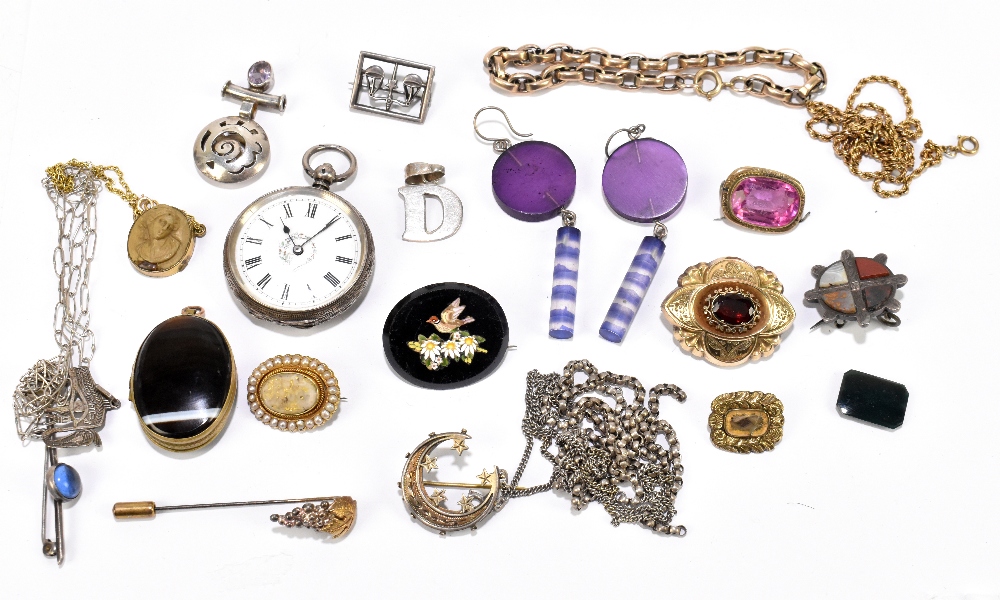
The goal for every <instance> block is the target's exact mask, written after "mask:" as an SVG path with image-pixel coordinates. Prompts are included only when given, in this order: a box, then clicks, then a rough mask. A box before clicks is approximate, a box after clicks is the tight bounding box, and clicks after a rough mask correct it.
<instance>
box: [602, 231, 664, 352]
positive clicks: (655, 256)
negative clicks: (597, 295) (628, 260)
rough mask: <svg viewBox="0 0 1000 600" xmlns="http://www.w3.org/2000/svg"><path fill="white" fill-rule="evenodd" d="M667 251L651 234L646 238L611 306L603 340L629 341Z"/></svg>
mask: <svg viewBox="0 0 1000 600" xmlns="http://www.w3.org/2000/svg"><path fill="white" fill-rule="evenodd" d="M664 248H666V244H664V243H663V240H661V239H659V238H657V237H655V236H652V235H647V236H646V237H644V238H642V243H641V244H639V249H638V250H637V251H636V253H635V258H633V259H632V265H631V266H630V267H629V268H628V273H625V279H624V280H622V285H621V287H620V288H618V294H617V295H616V296H615V299H614V301H613V302H612V303H611V308H609V309H608V314H607V316H605V317H604V323H603V324H601V332H600V333H601V337H602V338H604V339H606V340H608V341H610V342H615V343H616V344H617V343H618V342H621V341H622V340H623V339H625V333H627V332H628V327H629V325H631V324H632V319H634V318H635V313H637V312H639V306H640V305H641V304H642V299H643V298H644V297H645V296H646V291H647V290H648V289H649V284H650V283H652V281H653V276H654V275H656V269H657V267H659V266H660V261H661V260H662V259H663V249H664Z"/></svg>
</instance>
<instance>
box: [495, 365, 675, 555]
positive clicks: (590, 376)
mask: <svg viewBox="0 0 1000 600" xmlns="http://www.w3.org/2000/svg"><path fill="white" fill-rule="evenodd" d="M578 373H582V374H583V375H585V376H586V380H585V381H583V382H581V383H576V382H575V379H576V375H577V374H578ZM623 390H631V391H632V393H633V399H632V400H631V401H628V400H626V399H625V395H624V392H623ZM595 393H596V394H600V395H603V396H610V397H611V398H613V399H614V401H615V404H614V406H612V405H610V404H608V403H607V402H605V401H604V400H603V399H601V398H600V397H598V396H596V395H593V394H595ZM663 395H668V396H672V397H673V398H676V399H677V400H678V401H680V402H683V401H684V400H685V399H686V398H687V395H686V394H685V393H684V391H683V390H681V389H680V388H679V387H677V386H676V385H673V384H660V385H657V386H655V387H653V388H652V389H651V390H649V406H648V407H647V406H644V400H645V399H646V391H645V389H644V388H643V386H642V384H641V383H640V382H639V380H638V379H636V378H635V377H631V376H628V375H617V374H615V373H610V372H608V371H602V372H598V370H597V369H596V368H595V367H594V365H592V364H591V363H590V361H587V360H578V361H573V362H570V363H569V364H567V365H566V368H565V369H564V370H563V373H562V374H561V375H560V374H558V373H549V374H546V375H542V374H541V373H539V372H538V371H537V370H534V371H531V372H530V373H528V384H527V391H526V392H525V395H524V402H525V408H524V419H523V420H522V421H521V431H522V432H523V433H524V437H525V440H526V443H525V448H524V454H523V455H522V457H521V463H520V464H519V465H518V467H517V471H515V472H514V477H513V478H512V479H511V480H510V483H509V484H501V486H500V489H501V496H502V498H501V502H502V503H503V502H506V501H507V500H508V499H510V498H519V497H522V496H530V495H532V494H537V493H538V492H544V491H548V490H549V489H553V488H554V489H557V490H564V491H567V492H569V493H570V495H571V496H572V502H573V508H575V509H577V510H583V508H584V507H585V506H586V505H587V504H589V503H590V502H592V501H597V502H600V503H601V504H602V505H604V510H606V511H607V512H608V514H609V515H611V524H612V525H614V526H616V527H617V526H618V525H620V524H622V523H639V524H640V525H644V526H646V527H648V528H650V529H653V530H655V531H658V532H660V533H667V534H670V535H678V536H683V535H685V534H686V533H687V528H685V527H684V526H683V525H681V526H679V527H678V526H673V525H671V524H670V522H671V519H672V518H673V516H674V515H675V514H676V513H677V511H676V509H675V508H674V499H675V498H676V497H677V493H678V492H679V491H680V488H681V485H682V484H683V480H682V479H681V476H682V474H683V473H684V467H683V465H681V455H680V446H679V445H678V442H677V436H676V434H675V433H674V429H673V427H671V426H670V423H667V422H666V421H664V420H662V419H659V414H660V407H659V405H660V397H661V396H663ZM661 434H662V435H663V436H664V438H665V440H666V443H667V448H664V447H663V446H661V445H660V444H659V442H658V441H657V437H658V436H659V435H661ZM535 439H537V440H538V441H539V442H541V444H540V449H541V453H542V456H544V457H545V458H546V459H548V461H549V462H551V463H552V477H551V478H550V479H549V481H548V483H545V484H542V485H537V486H533V487H530V488H523V489H518V488H517V484H518V482H520V480H521V476H522V475H523V474H524V469H525V467H527V465H528V460H529V458H530V457H531V451H532V448H533V447H534V441H535ZM553 445H554V446H555V447H556V448H557V449H558V450H557V453H556V454H552V452H550V450H549V449H550V448H552V447H553ZM620 484H629V485H631V487H632V492H633V494H632V497H628V496H627V495H626V494H625V492H624V491H622V489H621V487H619V486H620Z"/></svg>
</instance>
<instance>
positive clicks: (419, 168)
mask: <svg viewBox="0 0 1000 600" xmlns="http://www.w3.org/2000/svg"><path fill="white" fill-rule="evenodd" d="M442 177H444V167H442V166H441V165H432V164H428V163H410V164H408V165H406V185H404V186H403V187H401V188H399V195H400V196H401V197H402V198H403V209H404V211H405V216H406V221H405V229H404V230H403V240H405V241H407V242H436V241H438V240H443V239H445V238H449V237H451V236H453V235H455V233H457V232H458V230H459V228H460V227H461V226H462V201H461V200H460V199H459V197H458V196H457V195H455V192H453V191H451V190H449V189H448V188H446V187H443V186H440V185H436V184H435V183H434V182H435V181H437V180H439V179H441V178H442ZM427 196H435V197H436V198H438V199H439V200H441V207H442V209H443V211H444V217H443V219H442V220H441V225H439V226H438V227H437V228H436V229H434V230H433V231H428V230H427Z"/></svg>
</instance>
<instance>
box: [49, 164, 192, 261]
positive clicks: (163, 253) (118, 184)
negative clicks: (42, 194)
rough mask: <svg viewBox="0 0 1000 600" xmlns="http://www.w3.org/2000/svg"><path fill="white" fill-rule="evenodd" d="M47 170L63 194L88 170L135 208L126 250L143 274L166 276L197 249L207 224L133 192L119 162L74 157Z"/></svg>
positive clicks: (58, 191)
mask: <svg viewBox="0 0 1000 600" xmlns="http://www.w3.org/2000/svg"><path fill="white" fill-rule="evenodd" d="M109 171H110V172H111V173H114V175H115V177H111V175H109V174H108V172H109ZM45 174H46V175H48V176H49V180H50V181H51V186H52V188H53V189H54V191H55V192H56V193H58V194H61V195H64V196H65V195H69V194H71V193H73V192H74V191H76V189H77V188H78V187H79V186H80V185H81V181H82V180H81V179H80V177H81V175H83V174H88V175H89V176H90V177H92V178H93V179H94V180H97V181H100V182H101V183H103V184H104V187H105V189H107V190H108V191H109V192H111V193H113V194H115V195H117V196H118V197H120V198H121V199H122V200H124V201H125V202H126V203H127V204H128V205H129V206H130V207H131V208H132V219H133V223H132V228H131V229H130V230H129V232H128V243H127V246H126V251H127V252H128V257H129V260H130V261H131V262H132V266H134V267H135V268H136V270H137V271H139V272H140V273H142V274H143V275H149V276H151V277H165V276H167V275H173V274H174V273H179V272H180V271H182V270H184V267H186V266H187V263H188V261H189V260H190V259H191V255H192V254H193V253H194V240H195V238H200V237H204V235H205V233H206V229H205V226H204V225H202V224H201V223H199V222H198V221H197V220H195V218H194V217H193V216H191V215H189V214H188V213H186V212H184V211H182V210H180V209H177V208H174V207H173V206H168V205H166V204H160V203H159V202H157V201H156V200H153V199H152V198H147V197H146V196H140V195H138V194H136V193H135V192H133V191H132V188H130V187H129V185H128V184H127V183H125V176H124V175H123V174H122V170H121V169H119V168H118V167H116V166H113V165H108V166H104V165H95V164H92V163H89V162H83V161H79V160H76V159H73V160H70V161H69V162H66V163H59V164H56V165H52V166H51V167H49V168H48V169H45ZM98 185H99V184H98ZM185 225H186V226H185Z"/></svg>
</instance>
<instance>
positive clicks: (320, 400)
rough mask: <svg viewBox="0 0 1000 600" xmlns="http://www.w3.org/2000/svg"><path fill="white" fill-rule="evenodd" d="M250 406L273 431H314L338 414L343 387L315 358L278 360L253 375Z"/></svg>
mask: <svg viewBox="0 0 1000 600" xmlns="http://www.w3.org/2000/svg"><path fill="white" fill-rule="evenodd" d="M247 404H249V406H250V411H251V412H253V414H254V416H255V417H257V420H258V421H260V422H261V423H263V424H265V425H270V427H271V429H278V430H280V431H304V430H306V429H314V428H316V427H319V426H320V425H323V424H324V423H326V422H327V421H329V420H330V419H332V418H333V414H334V413H335V412H337V407H338V406H340V384H339V383H338V382H337V377H336V376H334V374H333V371H331V370H330V367H328V366H326V365H325V364H323V363H322V362H320V361H318V360H316V359H315V358H311V357H308V356H301V355H299V354H285V355H283V356H275V357H274V358H269V359H267V360H265V361H264V362H262V363H260V365H259V366H258V367H257V368H256V369H254V371H253V373H251V374H250V378H249V379H248V380H247Z"/></svg>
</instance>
